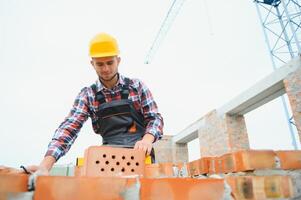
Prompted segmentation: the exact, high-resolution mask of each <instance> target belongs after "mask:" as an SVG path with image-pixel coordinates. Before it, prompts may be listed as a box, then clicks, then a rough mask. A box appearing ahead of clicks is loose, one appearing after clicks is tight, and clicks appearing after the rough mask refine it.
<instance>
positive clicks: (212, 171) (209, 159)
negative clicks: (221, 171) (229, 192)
mask: <svg viewBox="0 0 301 200" xmlns="http://www.w3.org/2000/svg"><path fill="white" fill-rule="evenodd" d="M207 162H208V171H209V174H215V173H218V169H215V168H216V166H217V164H216V163H217V157H207Z"/></svg>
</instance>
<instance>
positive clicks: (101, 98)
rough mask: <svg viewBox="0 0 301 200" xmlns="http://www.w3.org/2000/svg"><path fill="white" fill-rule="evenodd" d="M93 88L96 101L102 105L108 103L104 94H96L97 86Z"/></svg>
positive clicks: (94, 85)
mask: <svg viewBox="0 0 301 200" xmlns="http://www.w3.org/2000/svg"><path fill="white" fill-rule="evenodd" d="M91 88H92V90H93V92H94V93H95V99H96V101H98V102H99V103H100V104H102V103H105V102H106V98H105V96H104V95H103V93H102V92H101V91H99V92H96V84H93V85H92V86H91Z"/></svg>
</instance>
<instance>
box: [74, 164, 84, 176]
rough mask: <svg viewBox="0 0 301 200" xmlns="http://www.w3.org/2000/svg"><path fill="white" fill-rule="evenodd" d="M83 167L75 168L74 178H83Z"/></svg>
mask: <svg viewBox="0 0 301 200" xmlns="http://www.w3.org/2000/svg"><path fill="white" fill-rule="evenodd" d="M82 171H83V166H75V167H74V176H77V177H78V176H82V174H83V173H82Z"/></svg>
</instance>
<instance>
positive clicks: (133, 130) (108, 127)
mask: <svg viewBox="0 0 301 200" xmlns="http://www.w3.org/2000/svg"><path fill="white" fill-rule="evenodd" d="M124 81H125V85H123V86H122V90H121V99H120V100H113V101H111V102H106V99H105V96H104V95H103V93H102V92H101V91H99V92H97V93H96V95H95V97H96V100H97V101H98V102H99V108H98V111H97V113H96V115H97V117H98V120H97V127H98V130H97V134H100V135H101V136H102V138H103V145H110V146H122V147H128V148H133V147H134V145H135V143H136V142H137V141H138V140H141V139H142V137H143V136H144V134H145V125H144V117H143V115H142V113H139V112H137V110H136V109H135V107H134V105H133V102H132V100H130V99H128V97H129V93H130V90H129V85H130V79H128V78H125V79H124ZM151 157H152V162H154V161H155V160H154V159H155V156H154V152H153V150H152V152H151Z"/></svg>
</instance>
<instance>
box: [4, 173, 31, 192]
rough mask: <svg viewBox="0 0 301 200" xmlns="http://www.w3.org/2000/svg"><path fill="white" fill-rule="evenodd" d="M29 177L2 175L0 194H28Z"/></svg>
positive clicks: (23, 175) (24, 175)
mask: <svg viewBox="0 0 301 200" xmlns="http://www.w3.org/2000/svg"><path fill="white" fill-rule="evenodd" d="M27 183H28V175H26V174H0V192H26V191H27Z"/></svg>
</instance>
